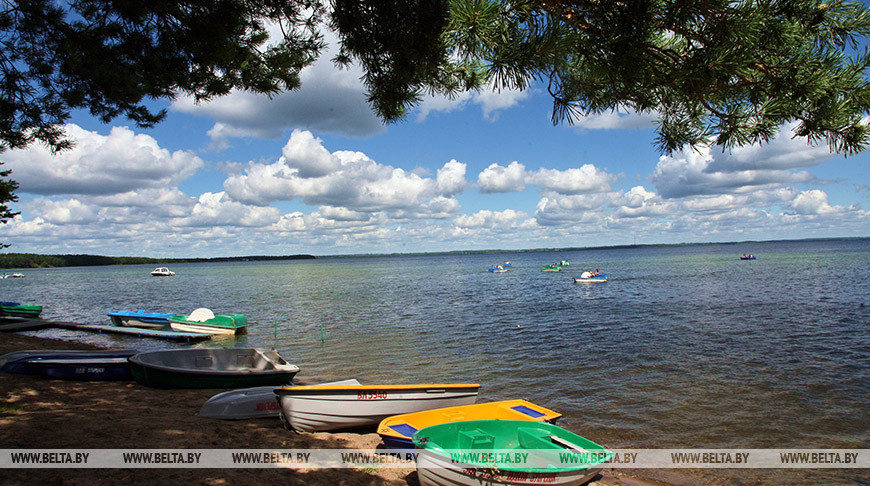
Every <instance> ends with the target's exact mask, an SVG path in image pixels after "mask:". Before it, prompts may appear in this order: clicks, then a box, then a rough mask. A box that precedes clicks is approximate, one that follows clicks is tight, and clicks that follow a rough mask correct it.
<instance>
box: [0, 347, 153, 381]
mask: <svg viewBox="0 0 870 486" xmlns="http://www.w3.org/2000/svg"><path fill="white" fill-rule="evenodd" d="M136 353H138V351H136V350H135V349H121V350H100V351H91V350H80V349H68V350H60V349H53V350H37V351H14V352H12V353H7V354H4V355H3V356H0V371H4V372H7V373H18V374H24V375H34V376H42V377H44V378H53V379H57V380H80V381H107V380H131V379H133V376H132V375H131V373H130V363H129V361H128V358H130V357H131V356H133V355H135V354H136Z"/></svg>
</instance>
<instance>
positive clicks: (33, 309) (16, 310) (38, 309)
mask: <svg viewBox="0 0 870 486" xmlns="http://www.w3.org/2000/svg"><path fill="white" fill-rule="evenodd" d="M41 313H42V306H41V305H30V304H19V303H18V302H0V316H11V317H27V318H30V319H36V318H37V317H39V314H41Z"/></svg>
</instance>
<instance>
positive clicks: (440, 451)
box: [412, 420, 614, 474]
mask: <svg viewBox="0 0 870 486" xmlns="http://www.w3.org/2000/svg"><path fill="white" fill-rule="evenodd" d="M479 422H517V424H516V425H517V427H518V428H519V427H529V428H533V427H541V426H543V427H544V428H550V427H552V428H553V430H554V431H556V430H560V431H562V433H567V434H570V435H575V436H577V437H580V438H581V439H583V440H584V441H586V442H589V443H591V444H593V445H595V446H597V447H598V449H589V450H587V451H586V452H589V453H592V454H601V456H602V457H601V458H600V459H599V460H598V461H592V462H587V463H583V464H580V463H578V464H577V465H576V466H574V465H572V466H569V467H545V468H536V467H521V466H515V465H512V464H511V463H503V462H500V461H498V462H496V463H492V462H479V461H461V462H456V463H453V462H452V459H451V452H467V450H466V449H462V448H445V447H442V446H441V445H439V444H437V443H434V442H431V441H430V440H429V437H423V435H424V434H422V432H425V431H426V429H428V428H432V427H441V426H445V425H453V424H456V423H460V422H452V423H451V422H448V423H444V424H437V425H431V426H429V427H426V428H423V429H420V430H418V431H417V432H415V433H414V437H413V438H412V441H413V443H414V448H415V449H417V450H419V451H420V452H419V454H421V455H425V453H427V452H428V453H429V454H431V455H432V456H435V457H438V458H440V459H442V460H445V459H446V460H447V461H451V463H452V464H454V465H456V466H458V467H461V466H462V465H463V464H466V465H469V466H471V467H473V468H486V469H491V468H493V467H496V468H497V469H498V470H500V471H512V472H530V473H557V474H570V473H571V472H576V471H582V470H593V469H600V468H602V467H603V466H604V465H605V463H606V462H607V461H609V460H610V459H611V458H612V457H613V454H614V453H613V451H611V450H609V449H608V448H607V447H605V446H603V445H601V444H598V443H597V442H594V441H592V440H590V439H587V438H586V437H583V436H581V435H579V434H577V433H575V432H571V431H570V430H568V429H565V428H562V427H559V426H558V425H555V424H550V423H547V422H536V421H526V420H468V421H461V423H463V424H464V425H466V426H469V425H471V424H476V423H479ZM418 434H419V435H420V437H419V438H418V437H417V436H418ZM554 435H556V436H557V437H560V433H558V432H557V433H556V434H554ZM560 438H561V437H560ZM517 449H518V450H519V449H522V450H527V451H529V450H542V451H547V453H549V452H550V451H552V452H553V453H555V454H558V453H560V452H562V451H565V450H567V449H557V448H552V449H530V448H517ZM493 450H496V449H493ZM498 450H501V449H498ZM504 450H513V449H504ZM429 460H431V459H429Z"/></svg>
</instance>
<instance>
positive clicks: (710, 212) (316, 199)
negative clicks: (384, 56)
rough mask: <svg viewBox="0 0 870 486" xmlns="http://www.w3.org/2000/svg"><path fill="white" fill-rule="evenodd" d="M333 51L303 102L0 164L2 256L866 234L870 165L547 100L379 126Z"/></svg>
mask: <svg viewBox="0 0 870 486" xmlns="http://www.w3.org/2000/svg"><path fill="white" fill-rule="evenodd" d="M331 57H332V53H330V52H327V53H325V54H323V55H321V57H320V60H318V61H317V62H316V63H315V64H314V65H312V66H310V67H308V68H306V69H305V70H303V72H302V88H301V89H299V90H296V91H292V92H287V93H282V94H280V95H277V96H274V97H272V98H271V99H270V98H268V97H266V96H260V95H253V94H249V93H244V92H233V93H231V94H230V95H228V96H226V97H223V98H219V99H216V100H213V101H211V102H209V103H200V104H196V103H194V102H193V100H192V99H190V98H187V97H179V98H177V99H176V100H174V101H171V102H170V101H165V102H162V103H154V104H153V105H152V106H153V107H156V108H160V107H165V108H167V109H168V112H169V114H168V116H167V118H166V120H164V121H163V122H162V123H161V124H159V125H158V126H156V127H154V128H151V129H142V128H137V127H136V126H135V125H134V124H133V123H132V122H129V121H127V120H125V119H123V118H119V119H116V120H114V121H113V122H112V123H109V124H105V123H102V122H100V121H99V120H97V119H95V118H93V117H91V116H89V115H88V114H87V113H86V112H75V113H73V116H72V118H71V120H70V122H69V124H68V125H66V127H65V129H66V133H67V135H68V136H69V137H70V138H72V139H73V140H74V141H75V148H73V149H72V150H69V151H66V152H63V153H61V154H59V155H55V156H52V155H51V154H50V153H49V152H48V151H47V150H46V149H45V148H44V147H42V146H40V145H34V146H31V147H29V148H27V149H26V150H14V151H8V152H6V153H3V154H0V160H2V162H3V163H4V164H5V165H4V167H3V168H4V169H12V176H11V177H12V179H14V180H16V181H18V183H19V184H20V187H19V190H18V192H17V194H18V196H19V201H18V202H17V203H13V204H12V209H13V210H15V211H20V215H18V216H16V217H15V218H14V219H12V220H10V221H9V222H8V223H7V224H5V225H2V226H0V242H3V243H7V244H11V246H10V247H9V248H7V249H6V251H7V252H15V253H41V254H67V253H72V254H81V253H84V254H96V255H109V256H147V257H154V258H185V257H191V258H193V257H206V258H207V257H224V256H248V255H293V254H312V255H317V256H326V255H345V254H368V253H374V254H383V253H413V252H442V251H455V250H484V249H505V250H518V249H533V248H565V247H595V246H611V245H631V244H662V243H664V244H668V243H695V242H728V241H747V240H774V239H803V238H823V237H867V236H870V212H868V209H867V208H868V206H870V169H868V167H870V163H868V162H870V154H859V155H856V156H850V157H844V156H842V155H837V154H832V153H830V152H829V150H828V148H827V145H825V144H822V145H821V146H813V145H810V144H808V143H807V141H806V140H805V139H800V138H793V136H792V133H791V129H792V128H793V127H791V126H783V127H782V128H781V130H780V135H779V136H777V138H776V139H774V140H772V141H771V142H770V143H768V144H765V145H758V146H749V147H742V148H736V149H733V150H730V151H729V150H726V151H723V150H722V149H721V148H716V147H713V148H708V147H698V148H696V149H695V150H693V149H690V148H686V149H683V150H681V151H679V152H675V153H673V154H670V155H662V154H660V153H659V152H658V151H657V150H656V148H655V146H654V140H655V130H654V128H655V116H653V115H638V114H635V113H628V112H612V113H605V114H600V115H594V116H589V117H585V118H581V119H579V120H578V121H577V122H576V123H575V124H574V125H568V124H565V123H563V124H558V125H554V124H553V122H552V121H551V111H552V101H551V98H550V97H549V95H548V94H547V93H546V91H545V90H543V89H542V88H541V87H539V86H533V87H532V89H530V90H527V91H523V92H518V91H510V90H502V91H498V92H496V91H485V92H480V93H466V94H464V95H461V96H459V97H457V98H455V99H452V100H450V99H446V98H436V97H428V98H426V99H425V100H424V102H423V103H421V104H420V105H419V106H417V107H416V108H415V110H414V111H413V112H412V113H411V114H410V115H409V116H408V117H407V119H406V120H404V121H401V122H399V123H394V124H389V125H384V124H383V123H382V122H381V121H380V120H379V119H378V118H377V117H376V115H375V114H374V112H373V111H372V110H371V108H370V106H369V105H368V104H367V102H366V95H365V89H364V87H363V85H362V83H361V82H360V81H359V78H360V76H361V72H360V71H359V70H358V69H357V68H352V69H350V70H339V69H337V68H335V67H334V66H333V65H332V63H331V61H330V60H329V59H330V58H331Z"/></svg>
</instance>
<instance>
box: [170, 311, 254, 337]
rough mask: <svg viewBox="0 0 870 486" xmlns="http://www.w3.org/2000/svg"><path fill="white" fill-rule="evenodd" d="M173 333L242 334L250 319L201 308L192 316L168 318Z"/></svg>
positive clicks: (240, 315) (178, 315) (180, 315)
mask: <svg viewBox="0 0 870 486" xmlns="http://www.w3.org/2000/svg"><path fill="white" fill-rule="evenodd" d="M168 319H169V326H170V327H171V328H172V330H173V331H180V332H198V333H203V334H240V333H243V332H245V328H246V327H247V326H248V319H247V318H246V317H245V316H244V315H242V314H218V315H215V314H214V312H212V311H211V310H210V309H206V308H205V307H200V308H199V309H196V310H194V311H193V312H191V313H190V314H187V315H184V314H175V315H172V316H169V317H168Z"/></svg>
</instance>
